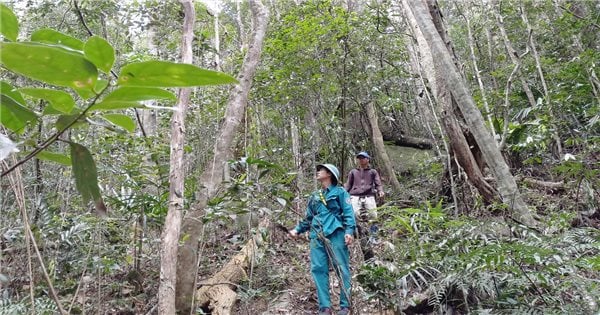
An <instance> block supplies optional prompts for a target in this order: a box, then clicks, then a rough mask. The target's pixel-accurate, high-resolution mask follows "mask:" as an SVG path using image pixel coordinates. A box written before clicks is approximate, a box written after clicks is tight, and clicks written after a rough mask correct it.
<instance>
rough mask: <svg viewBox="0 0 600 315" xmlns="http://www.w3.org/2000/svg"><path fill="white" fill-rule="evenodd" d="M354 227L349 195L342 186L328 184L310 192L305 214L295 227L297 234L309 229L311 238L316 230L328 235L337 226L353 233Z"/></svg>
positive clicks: (348, 232) (315, 234) (314, 236)
mask: <svg viewBox="0 0 600 315" xmlns="http://www.w3.org/2000/svg"><path fill="white" fill-rule="evenodd" d="M355 227H356V222H355V221H354V210H352V205H351V204H350V195H349V194H348V192H347V191H346V190H345V189H344V188H343V187H341V186H334V185H330V186H329V187H327V189H325V190H317V191H315V192H313V193H312V194H311V196H310V198H309V199H308V206H307V207H306V215H305V216H304V219H302V221H300V223H298V225H297V226H296V227H295V229H296V232H298V234H300V233H304V232H306V231H309V230H310V234H309V237H310V238H311V239H313V238H316V237H317V233H318V232H321V231H322V232H323V234H324V235H325V236H329V235H331V233H333V232H334V231H335V230H337V229H339V228H343V229H344V231H345V232H346V234H350V235H354V228H355Z"/></svg>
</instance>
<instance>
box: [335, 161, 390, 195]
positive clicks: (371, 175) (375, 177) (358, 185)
mask: <svg viewBox="0 0 600 315" xmlns="http://www.w3.org/2000/svg"><path fill="white" fill-rule="evenodd" d="M344 188H345V189H346V190H347V191H348V192H349V193H350V195H351V196H375V192H376V191H383V188H382V187H381V177H379V173H378V172H377V171H376V170H375V169H372V168H370V167H369V168H355V169H353V170H351V171H350V173H348V180H347V181H346V183H345V184H344Z"/></svg>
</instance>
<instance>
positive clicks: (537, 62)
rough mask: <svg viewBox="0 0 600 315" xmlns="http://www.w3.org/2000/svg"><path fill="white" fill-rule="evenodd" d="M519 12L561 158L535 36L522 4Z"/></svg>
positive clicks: (558, 138)
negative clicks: (527, 35)
mask: <svg viewBox="0 0 600 315" xmlns="http://www.w3.org/2000/svg"><path fill="white" fill-rule="evenodd" d="M519 10H520V11H521V19H522V20H523V23H525V26H526V27H527V34H529V41H528V42H527V43H528V45H529V49H531V53H532V54H533V58H534V59H535V67H536V69H537V72H538V75H539V76H540V82H541V83H542V88H543V89H544V98H545V99H546V105H547V106H548V115H549V116H550V119H551V122H552V125H553V126H554V128H552V137H553V138H554V141H555V142H556V151H557V153H558V156H562V143H561V141H560V136H559V135H558V130H557V129H558V126H557V125H556V124H554V123H553V122H557V119H556V116H555V115H554V109H553V108H552V102H551V100H550V92H549V91H548V85H547V84H546V78H545V77H544V70H543V69H542V62H541V60H540V54H538V51H537V47H536V42H535V36H533V28H532V27H531V24H529V19H528V18H527V12H525V9H524V8H523V4H522V3H521V4H520V5H519Z"/></svg>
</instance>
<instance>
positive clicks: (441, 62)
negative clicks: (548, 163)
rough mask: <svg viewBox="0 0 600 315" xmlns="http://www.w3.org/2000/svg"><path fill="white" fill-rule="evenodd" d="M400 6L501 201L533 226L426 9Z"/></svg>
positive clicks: (420, 5)
mask: <svg viewBox="0 0 600 315" xmlns="http://www.w3.org/2000/svg"><path fill="white" fill-rule="evenodd" d="M402 4H403V6H404V8H405V11H406V12H412V14H413V15H414V18H415V20H416V22H417V24H418V27H419V28H420V29H421V32H422V34H423V36H424V37H425V39H426V40H427V43H428V44H429V49H430V50H431V54H432V55H434V56H436V58H435V59H434V64H435V68H436V69H437V70H439V71H440V72H441V71H442V69H443V70H444V73H445V75H444V76H439V77H438V78H439V79H440V80H442V81H443V83H444V84H445V85H446V86H447V87H448V90H449V91H451V93H452V96H453V98H454V99H455V100H456V102H457V105H458V107H459V108H460V111H461V113H462V114H463V116H464V119H465V121H466V122H467V124H468V126H469V129H470V131H471V132H472V133H473V136H474V137H475V140H476V141H477V145H478V146H479V148H480V149H481V152H482V154H483V157H484V159H485V162H486V163H487V164H488V165H489V167H490V170H491V171H492V173H493V175H494V177H495V178H496V181H497V185H498V187H497V188H498V191H499V193H500V196H501V197H502V200H503V201H504V203H505V204H506V205H507V206H508V207H509V208H510V209H511V210H512V211H513V212H514V215H515V216H514V219H515V220H518V221H520V222H522V223H524V224H527V225H535V224H536V223H537V222H536V220H535V219H534V218H533V216H532V214H531V212H530V210H529V208H528V207H527V204H526V203H525V202H524V201H523V199H522V197H521V194H520V192H519V189H518V187H517V184H516V182H515V179H514V177H513V176H512V174H511V173H510V170H509V168H508V165H506V162H505V161H504V159H503V158H502V154H501V152H500V150H499V149H498V147H497V146H496V143H495V141H494V139H493V137H492V135H491V134H490V132H489V130H487V129H486V128H485V123H484V120H483V116H482V115H481V112H480V111H479V109H478V108H477V106H476V105H475V101H474V100H473V97H472V96H471V93H470V91H469V90H468V88H467V85H466V83H465V82H464V79H463V78H462V77H461V75H460V74H459V72H458V69H457V68H456V66H455V64H454V62H453V60H452V56H451V55H450V53H449V51H448V49H447V48H446V46H445V44H444V42H443V41H442V38H441V37H440V34H439V33H438V32H437V30H436V28H435V26H434V24H433V22H432V17H431V15H430V14H429V11H428V9H427V5H426V4H425V3H424V2H422V1H411V2H410V3H409V1H408V0H403V1H402Z"/></svg>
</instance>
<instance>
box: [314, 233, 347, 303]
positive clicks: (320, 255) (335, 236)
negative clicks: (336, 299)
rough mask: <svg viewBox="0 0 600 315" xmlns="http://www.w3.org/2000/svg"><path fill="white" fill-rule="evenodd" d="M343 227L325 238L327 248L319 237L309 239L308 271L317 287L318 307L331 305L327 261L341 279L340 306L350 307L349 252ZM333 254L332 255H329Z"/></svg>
mask: <svg viewBox="0 0 600 315" xmlns="http://www.w3.org/2000/svg"><path fill="white" fill-rule="evenodd" d="M344 234H345V233H344V229H337V230H335V232H333V233H332V234H331V235H329V236H327V237H326V238H325V242H327V243H328V244H329V246H330V249H327V248H326V246H327V245H325V244H323V240H322V239H320V238H319V237H317V238H315V239H311V240H310V271H311V273H312V276H313V280H314V281H315V285H316V287H317V297H318V298H319V308H324V307H331V298H330V297H329V263H330V262H331V265H332V266H333V269H334V270H335V272H336V275H337V276H338V277H340V278H341V279H342V282H343V285H340V287H341V290H340V307H350V289H351V286H350V254H349V252H348V246H346V244H345V243H344ZM331 256H333V257H331Z"/></svg>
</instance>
